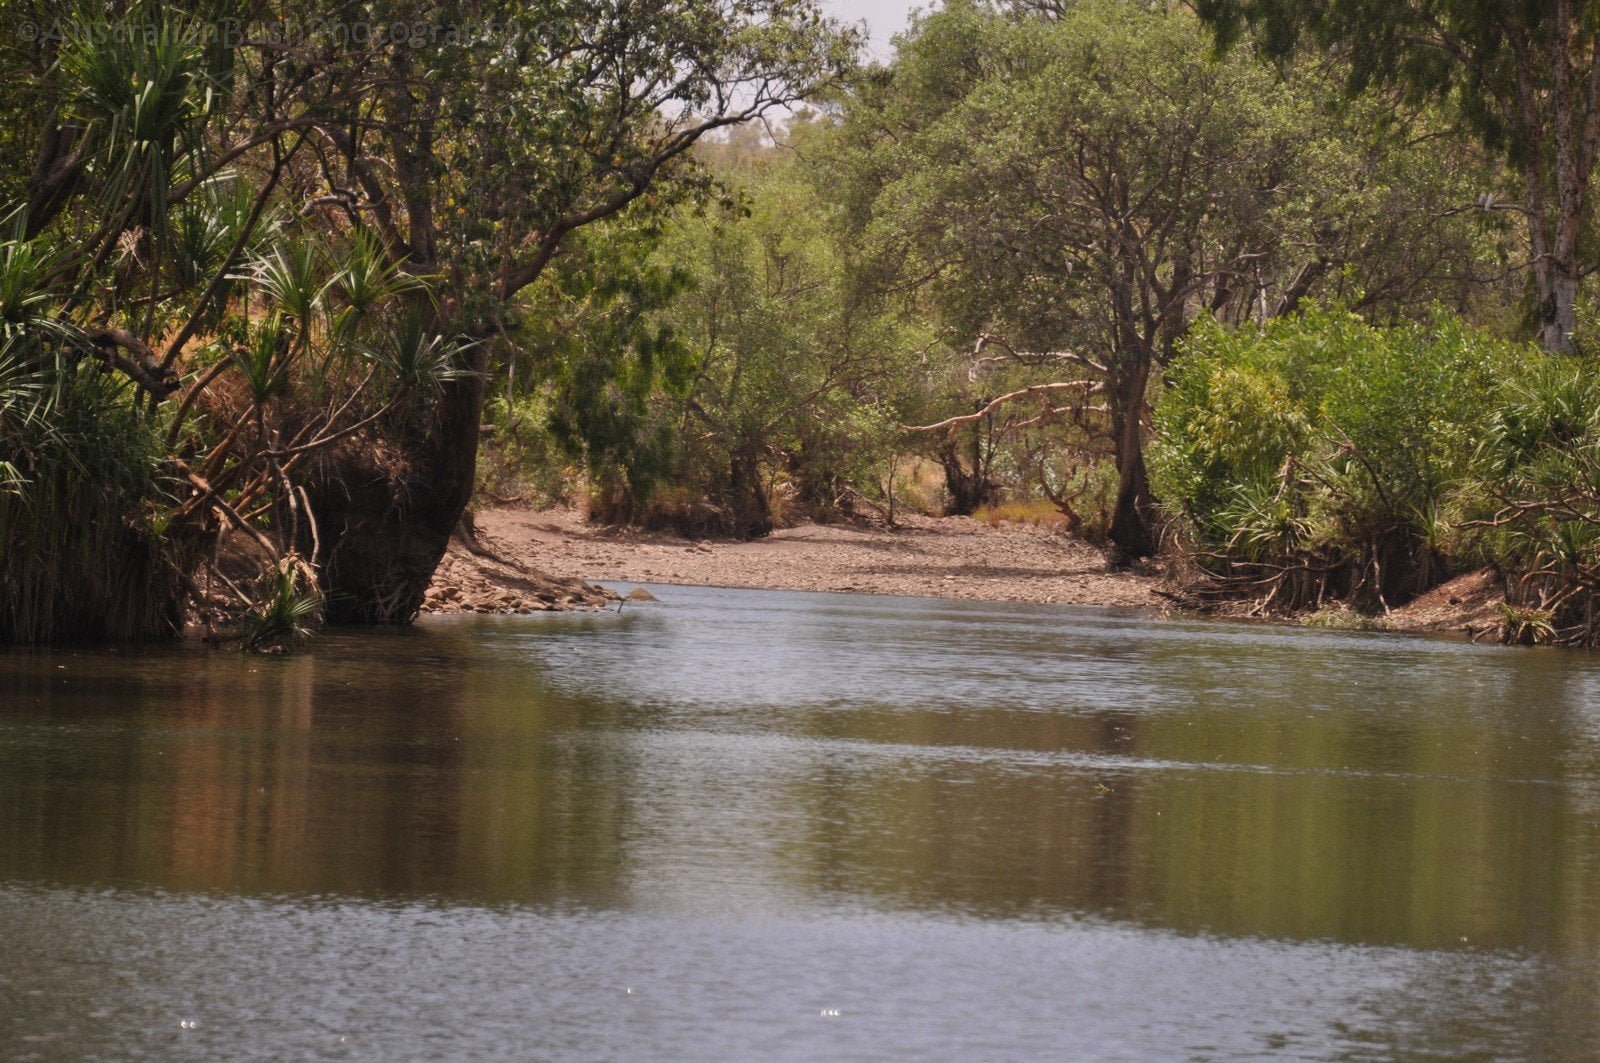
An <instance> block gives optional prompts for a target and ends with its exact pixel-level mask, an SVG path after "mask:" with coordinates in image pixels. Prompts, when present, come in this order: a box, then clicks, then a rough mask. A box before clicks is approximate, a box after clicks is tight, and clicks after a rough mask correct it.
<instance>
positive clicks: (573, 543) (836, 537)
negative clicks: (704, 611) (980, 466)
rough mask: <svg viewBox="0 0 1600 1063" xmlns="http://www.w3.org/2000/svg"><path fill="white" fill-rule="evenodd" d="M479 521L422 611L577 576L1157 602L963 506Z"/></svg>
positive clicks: (570, 602) (544, 594) (571, 584)
mask: <svg viewBox="0 0 1600 1063" xmlns="http://www.w3.org/2000/svg"><path fill="white" fill-rule="evenodd" d="M477 527H478V533H479V540H480V543H481V545H482V547H484V548H485V549H486V550H487V551H488V552H489V553H490V554H492V555H494V557H492V558H485V557H482V556H474V555H472V554H470V553H469V552H468V551H467V550H466V549H465V548H464V547H463V546H462V545H460V544H457V545H453V546H452V547H451V552H450V555H449V556H448V557H447V558H446V559H445V563H444V564H443V565H441V566H440V570H439V574H438V576H437V577H436V578H435V580H434V586H433V588H432V589H431V590H430V591H429V597H428V602H429V604H428V609H429V611H433V612H462V611H483V612H525V611H532V610H539V609H550V608H564V607H568V608H570V607H573V606H579V607H582V606H584V605H587V604H597V603H596V602H594V601H593V599H592V596H589V595H586V594H585V592H584V591H583V589H582V582H580V581H586V582H589V583H606V582H628V583H679V584H691V585H697V586H716V587H750V588H764V589H772V590H803V591H854V592H859V593H864V594H907V595H921V596H928V597H937V598H966V599H980V600H989V601H1016V602H1057V603H1064V604H1072V605H1114V606H1129V607H1151V608H1155V607H1159V606H1160V605H1161V604H1162V603H1161V600H1160V599H1159V598H1158V597H1157V596H1156V595H1155V593H1154V591H1155V588H1156V586H1157V584H1158V583H1159V577H1157V576H1155V575H1148V574H1137V573H1130V572H1111V571H1108V570H1107V567H1106V562H1105V558H1104V556H1103V555H1102V554H1101V553H1100V551H1098V550H1096V549H1094V548H1093V547H1091V546H1088V545H1086V544H1084V543H1081V542H1077V541H1074V540H1071V539H1064V538H1062V537H1060V536H1057V535H1052V534H1049V533H1047V532H1042V531H1039V530H1037V529H1034V528H1032V527H1025V526H1002V527H999V528H991V527H989V526H988V525H987V524H984V523H982V522H980V521H976V520H971V519H969V518H964V517H947V518H929V517H910V518H907V520H906V522H905V525H904V526H903V527H901V528H899V529H896V530H893V531H890V530H886V529H882V528H867V527H860V526H855V525H818V524H804V525H800V526H799V527H795V528H785V529H781V530H779V531H777V532H774V533H773V534H772V535H771V536H769V537H768V538H765V539H759V540H756V541H753V542H707V541H694V540H688V539H680V538H676V537H673V536H670V535H661V534H656V533H650V532H640V531H636V530H632V529H619V528H604V527H597V526H595V525H591V524H589V523H587V522H586V521H585V520H583V518H582V517H581V516H580V515H579V514H578V513H577V512H576V511H574V510H570V509H552V510H534V509H526V508H517V507H501V508H496V509H489V510H483V511H480V512H479V513H478V514H477ZM496 558H498V559H499V560H496ZM545 573H549V574H554V575H550V576H547V575H544V574H545ZM557 576H559V577H560V578H556V577H557ZM507 581H510V582H509V583H508V582H507Z"/></svg>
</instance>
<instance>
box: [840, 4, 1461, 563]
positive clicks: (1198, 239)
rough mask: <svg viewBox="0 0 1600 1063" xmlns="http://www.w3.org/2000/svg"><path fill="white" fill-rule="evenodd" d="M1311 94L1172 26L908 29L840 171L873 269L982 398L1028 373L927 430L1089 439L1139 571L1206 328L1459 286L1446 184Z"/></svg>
mask: <svg viewBox="0 0 1600 1063" xmlns="http://www.w3.org/2000/svg"><path fill="white" fill-rule="evenodd" d="M1314 88H1315V86H1314V85H1308V84H1307V83H1306V82H1305V81H1303V80H1302V81H1285V80H1284V79H1282V78H1280V77H1279V76H1278V74H1277V73H1276V72H1274V71H1273V70H1272V69H1270V68H1268V67H1267V66H1265V65H1263V64H1260V63H1258V62H1256V61H1254V60H1253V59H1252V58H1251V57H1249V56H1247V55H1245V54H1242V53H1231V54H1227V55H1224V56H1221V57H1218V56H1216V55H1214V54H1213V51H1212V49H1211V48H1210V46H1209V42H1208V40H1207V36H1206V34H1205V32H1204V30H1203V27H1202V26H1201V25H1200V24H1199V23H1198V22H1197V21H1196V20H1195V19H1194V18H1193V16H1192V15H1190V14H1189V13H1188V12H1187V11H1185V10H1183V9H1173V10H1166V9H1150V8H1147V7H1144V6H1139V5H1130V4H1124V3H1116V2H1105V3H1096V2H1093V0H1090V2H1084V3H1077V4H1072V5H1068V6H1065V7H1064V8H1062V10H1060V11H1059V12H1054V13H1052V15H1051V17H1049V18H1038V17H1034V16H1033V15H1029V16H1028V17H1023V18H1007V17H1003V16H1000V15H997V14H996V13H995V12H993V11H992V10H990V9H988V8H987V7H985V6H983V5H980V4H973V3H956V4H951V5H949V6H947V8H946V9H945V10H944V11H942V12H940V13H938V14H935V15H933V16H931V17H929V18H926V19H925V20H923V21H922V22H921V23H919V24H918V26H917V27H915V29H914V31H913V33H912V35H911V37H910V39H909V40H908V41H907V44H906V46H905V48H904V49H903V52H902V55H901V57H900V59H899V60H898V62H897V63H896V64H895V66H894V67H893V68H891V69H890V70H889V71H888V72H887V73H886V74H885V75H883V77H882V79H881V81H880V83H879V84H878V85H875V86H870V87H869V88H868V89H867V90H865V91H864V92H862V93H861V94H860V95H859V97H858V98H857V100H856V101H855V102H854V103H853V104H852V105H851V108H850V117H849V119H848V121H847V122H846V124H845V129H844V131H843V133H842V135H841V138H842V140H843V141H844V145H843V146H842V147H841V148H839V149H838V150H839V151H840V153H841V154H843V155H844V156H846V158H847V161H846V162H845V163H844V165H847V166H853V167H854V169H855V172H856V173H857V174H859V175H861V176H860V177H859V179H858V181H859V183H860V184H861V185H862V186H863V187H864V188H865V191H864V192H863V193H862V194H861V196H860V197H859V199H858V200H857V201H856V202H855V203H854V206H853V209H854V210H855V211H856V212H857V217H858V223H859V224H860V225H861V227H862V230H863V233H864V234H865V235H866V238H867V239H868V241H869V243H871V244H872V245H874V246H875V247H876V248H877V252H876V256H875V257H872V258H869V262H870V263H871V266H870V268H872V269H873V270H874V271H875V272H877V273H879V274H880V275H882V276H884V277H886V278H889V281H888V282H889V283H895V284H907V285H917V286H921V287H922V288H923V289H924V290H926V291H927V292H928V293H929V295H930V297H931V299H932V302H933V304H934V306H935V307H936V309H937V312H938V313H939V315H940V317H941V319H942V321H943V322H944V323H945V324H946V326H947V327H948V329H949V335H950V337H951V343H950V349H952V350H953V351H957V352H965V353H964V357H965V358H966V359H967V362H968V368H969V371H970V373H971V374H972V375H973V376H974V378H976V379H978V380H980V381H981V380H986V379H990V375H991V374H993V373H994V372H995V370H997V369H1008V370H1013V371H1014V370H1016V369H1018V368H1022V369H1027V370H1029V371H1031V373H1032V374H1033V375H1031V376H1027V375H1024V376H1022V377H1021V378H1020V379H1018V377H1017V375H1016V374H1015V372H1013V373H1012V375H1011V376H1010V377H1008V378H1004V379H1006V380H1008V383H1005V384H1001V385H999V386H996V387H994V388H992V389H988V390H983V391H979V392H978V394H977V401H976V403H975V405H976V409H974V408H973V407H972V406H968V407H967V408H966V409H965V410H957V411H956V412H953V413H952V414H951V415H950V416H947V417H945V418H943V419H938V420H935V421H933V422H931V423H929V424H926V425H922V426H919V427H921V428H922V429H924V430H925V431H929V432H933V433H936V434H938V433H948V432H950V431H952V430H960V429H962V428H963V427H964V426H969V425H973V424H976V423H979V422H982V421H985V420H986V419H988V418H990V417H991V416H992V415H993V414H994V413H995V412H996V411H998V410H999V409H1001V408H1003V407H1006V406H1008V405H1012V404H1017V403H1025V404H1028V405H1030V406H1033V407H1036V410H1035V415H1034V416H1033V417H1028V418H1024V419H1022V420H1021V421H1019V422H1018V423H1033V424H1036V423H1039V422H1040V421H1041V419H1042V420H1045V421H1048V420H1050V419H1056V420H1057V421H1068V422H1071V423H1074V424H1077V425H1080V426H1083V427H1085V428H1087V429H1089V430H1091V431H1094V432H1097V433H1099V434H1102V435H1103V436H1104V437H1105V438H1107V439H1109V441H1110V443H1111V446H1112V449H1113V452H1114V454H1115V460H1116V464H1117V470H1118V490H1117V501H1116V506H1115V512H1114V516H1113V520H1112V526H1111V537H1112V539H1113V541H1114V542H1115V543H1116V545H1117V546H1118V547H1119V548H1120V549H1121V551H1122V552H1123V553H1125V554H1127V555H1130V556H1141V555H1146V554H1149V553H1151V552H1152V551H1153V550H1154V548H1155V546H1156V543H1155V539H1154V534H1153V531H1152V527H1151V517H1152V506H1151V503H1152V499H1151V495H1150V490H1149V486H1148V480H1147V476H1146V470H1145V463H1144V457H1143V444H1144V437H1145V434H1146V429H1145V423H1146V419H1147V391H1148V389H1149V387H1150V386H1151V383H1152V380H1153V379H1155V378H1157V377H1158V376H1159V373H1160V371H1161V369H1162V367H1163V366H1164V365H1165V364H1166V363H1167V362H1168V361H1169V360H1170V358H1171V357H1172V355H1173V353H1174V351H1175V350H1176V348H1177V345H1178V343H1179V341H1180V340H1181V338H1182V337H1183V335H1184V334H1185V331H1186V330H1187V328H1188V327H1189V324H1190V323H1191V322H1192V321H1193V320H1194V319H1195V317H1196V316H1197V315H1200V314H1206V313H1210V314H1215V315H1218V316H1220V317H1224V318H1227V319H1230V320H1234V321H1244V320H1250V319H1259V318H1262V317H1268V316H1273V315H1276V314H1279V313H1285V312H1289V311H1291V310H1292V309H1293V308H1294V307H1295V306H1296V305H1298V303H1299V301H1300V300H1301V299H1302V298H1304V296H1305V295H1306V294H1307V293H1308V292H1310V291H1313V290H1315V289H1317V287H1318V286H1319V285H1325V286H1326V285H1338V284H1351V286H1352V287H1365V288H1369V289H1370V290H1373V291H1375V292H1376V293H1378V294H1377V297H1379V298H1383V297H1388V298H1394V299H1401V298H1404V299H1419V300H1426V299H1428V298H1430V297H1432V296H1435V295H1437V294H1439V293H1440V291H1441V290H1442V288H1443V287H1448V286H1449V285H1450V284H1453V283H1457V282H1461V281H1465V280H1467V279H1470V278H1468V277H1466V276H1465V275H1462V276H1455V275H1453V273H1452V270H1451V267H1450V266H1449V263H1451V262H1452V261H1460V262H1462V263H1463V264H1466V263H1468V262H1470V261H1471V259H1472V258H1473V256H1474V255H1475V254H1476V250H1475V249H1473V248H1471V247H1468V246H1463V243H1462V241H1461V239H1460V238H1459V235H1458V234H1454V233H1450V234H1446V233H1442V232H1441V227H1440V224H1439V215H1440V214H1449V213H1450V211H1449V210H1448V209H1447V208H1448V207H1453V206H1455V205H1456V203H1455V202H1454V201H1452V200H1451V197H1450V194H1449V193H1451V192H1455V191H1459V190H1458V189H1455V188H1454V187H1453V185H1452V182H1453V181H1454V179H1455V176H1456V173H1455V171H1454V170H1453V169H1451V167H1450V165H1448V164H1441V165H1440V166H1439V167H1437V168H1436V169H1437V170H1438V172H1435V173H1428V172H1427V170H1428V168H1427V167H1426V166H1423V165H1420V164H1419V158H1418V153H1416V152H1412V153H1411V154H1409V155H1403V156H1401V155H1397V154H1396V146H1397V145H1398V144H1400V143H1402V142H1403V141H1402V137H1403V135H1404V134H1403V133H1402V134H1399V135H1397V134H1395V133H1394V132H1393V131H1392V123H1387V122H1384V123H1376V124H1375V125H1374V127H1373V128H1372V129H1371V130H1370V131H1364V132H1362V133H1360V134H1359V135H1357V134H1353V127H1355V126H1356V125H1357V124H1358V123H1356V122H1352V121H1350V120H1349V119H1348V117H1347V116H1341V115H1339V114H1337V113H1335V112H1333V111H1331V110H1330V109H1329V108H1326V107H1324V106H1321V101H1319V99H1318V97H1317V94H1316V93H1315V91H1314ZM1402 177H1409V178H1412V179H1416V178H1423V179H1422V180H1419V181H1416V184H1418V185H1419V186H1421V188H1419V189H1417V190H1412V189H1407V188H1405V187H1404V185H1402V184H1401V183H1400V179H1401V178H1402ZM1397 187H1398V191H1397ZM1421 189H1426V190H1427V192H1428V194H1427V195H1425V194H1424V193H1423V191H1422V190H1421ZM1435 192H1437V193H1439V196H1438V198H1442V199H1443V200H1445V201H1446V202H1442V203H1441V202H1435V201H1434V200H1433V199H1430V198H1429V196H1430V195H1431V194H1432V193H1435ZM1456 252H1459V254H1458V253H1456ZM1066 372H1070V374H1071V375H1070V378H1067V379H1063V378H1062V377H1061V376H1060V375H1058V374H1062V373H1066ZM994 379H996V380H1000V379H1002V378H1000V377H994Z"/></svg>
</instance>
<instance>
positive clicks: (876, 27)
mask: <svg viewBox="0 0 1600 1063" xmlns="http://www.w3.org/2000/svg"><path fill="white" fill-rule="evenodd" d="M822 6H823V8H824V9H826V11H827V12H828V14H830V15H832V16H834V17H835V18H841V19H846V20H848V21H850V22H856V21H859V20H861V19H866V21H867V25H868V27H870V29H871V31H872V54H873V55H874V56H876V57H878V58H879V59H887V58H889V53H890V46H889V41H890V38H892V37H893V36H894V35H895V34H896V33H899V32H900V31H901V30H903V29H905V28H906V16H907V15H908V14H909V13H910V11H911V9H912V8H913V7H919V6H920V7H927V6H929V4H928V2H927V0H921V2H920V3H919V0H822Z"/></svg>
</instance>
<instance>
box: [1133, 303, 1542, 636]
mask: <svg viewBox="0 0 1600 1063" xmlns="http://www.w3.org/2000/svg"><path fill="white" fill-rule="evenodd" d="M1534 357H1535V356H1534V355H1532V354H1531V353H1529V352H1527V351H1526V350H1525V349H1523V348H1520V347H1516V346H1513V345H1509V344H1505V343H1502V342H1499V341H1497V340H1494V339H1492V338H1490V337H1488V336H1486V335H1484V334H1482V333H1479V332H1476V331H1474V330H1472V329H1470V328H1469V327H1467V326H1466V325H1464V324H1463V323H1461V322H1460V321H1459V320H1458V319H1456V318H1455V317H1453V316H1451V315H1448V314H1444V313H1439V314H1436V315H1435V316H1434V317H1433V318H1432V319H1431V320H1430V321H1428V322H1426V323H1421V324H1407V325H1399V326H1394V327H1388V328H1380V327H1377V326H1374V325H1371V324H1369V323H1367V322H1365V321H1363V320H1362V319H1361V318H1359V317H1358V316H1356V315H1355V314H1353V313H1350V312H1349V311H1347V310H1344V309H1341V308H1324V307H1311V308H1310V309H1308V310H1307V312H1306V313H1305V314H1303V315H1301V316H1299V317H1294V318H1286V319H1281V320H1278V321H1274V322H1272V323H1270V324H1268V325H1266V326H1264V327H1250V328H1244V329H1238V330H1233V331H1229V330H1226V329H1223V328H1222V327H1221V326H1219V325H1216V324H1214V323H1206V324H1201V325H1199V326H1197V327H1196V329H1195V330H1194V332H1193V334H1192V335H1191V337H1190V339H1189V340H1188V341H1187V343H1186V344H1185V349H1184V352H1183V353H1182V355H1181V356H1180V357H1179V358H1178V359H1177V361H1176V362H1175V363H1174V365H1173V367H1172V368H1171V370H1170V371H1169V373H1168V376H1167V388H1166V392H1165V394H1164V396H1163V398H1162V400H1161V403H1160V405H1159V407H1158V409H1157V412H1156V420H1155V426H1156V441H1155V445H1154V446H1153V447H1152V450H1151V467H1152V477H1153V481H1154V484H1155V487H1156V490H1157V493H1158V495H1159V496H1160V497H1161V498H1162V499H1163V500H1164V501H1165V503H1166V504H1167V506H1168V507H1169V508H1170V509H1172V510H1173V511H1175V512H1176V513H1177V514H1178V515H1179V516H1180V517H1181V518H1182V519H1183V520H1184V521H1185V522H1186V524H1187V526H1188V529H1189V534H1190V538H1191V540H1192V543H1191V545H1192V546H1193V548H1194V550H1195V552H1196V554H1197V556H1198V558H1199V559H1200V561H1201V563H1202V565H1203V566H1204V567H1205V568H1206V570H1207V571H1209V572H1210V573H1211V574H1212V575H1214V576H1217V577H1220V578H1222V579H1223V580H1224V581H1233V582H1234V583H1236V584H1237V585H1239V586H1246V585H1248V586H1252V587H1259V588H1261V589H1262V590H1263V591H1264V592H1265V595H1266V597H1265V599H1264V604H1266V605H1268V606H1269V607H1274V608H1283V609H1299V608H1304V607H1308V606H1311V605H1316V604H1320V603H1321V602H1323V601H1324V600H1326V599H1329V598H1335V599H1347V600H1350V601H1351V602H1352V603H1353V604H1355V605H1356V606H1357V607H1358V608H1359V609H1361V610H1362V611H1365V612H1372V611H1375V610H1379V609H1382V608H1384V607H1386V606H1389V605H1393V604H1398V603H1399V602H1401V601H1404V600H1407V599H1409V598H1410V597H1413V596H1415V595H1416V594H1420V593H1422V592H1423V591H1426V590H1428V589H1429V588H1430V587H1432V586H1433V585H1434V584H1436V583H1437V582H1439V581H1440V580H1441V579H1442V578H1444V577H1445V576H1446V575H1447V574H1448V573H1449V570H1450V569H1451V567H1452V566H1454V565H1459V564H1462V563H1469V562H1471V561H1474V560H1480V559H1482V558H1483V556H1485V555H1484V553H1483V550H1482V548H1481V546H1480V545H1479V542H1478V539H1476V538H1474V537H1473V535H1472V532H1471V530H1470V529H1471V522H1470V521H1469V520H1468V519H1467V518H1469V517H1470V516H1472V515H1473V514H1474V512H1475V509H1474V507H1475V506H1476V505H1478V504H1480V502H1481V491H1480V490H1479V485H1478V484H1477V483H1476V480H1475V473H1476V470H1477V464H1476V463H1477V460H1478V445H1477V444H1478V441H1479V440H1480V439H1482V438H1483V437H1484V436H1485V434H1486V433H1487V432H1488V430H1489V426H1490V424H1491V422H1492V420H1493V418H1494V417H1495V415H1496V404H1497V396H1499V395H1500V394H1501V393H1502V392H1503V389H1504V387H1505V386H1506V384H1507V382H1508V381H1510V380H1513V379H1515V378H1516V376H1517V374H1518V373H1519V372H1520V371H1522V370H1523V369H1524V368H1525V367H1526V366H1527V365H1528V364H1529V360H1530V359H1531V358H1534ZM1479 538H1481V536H1480V537H1479Z"/></svg>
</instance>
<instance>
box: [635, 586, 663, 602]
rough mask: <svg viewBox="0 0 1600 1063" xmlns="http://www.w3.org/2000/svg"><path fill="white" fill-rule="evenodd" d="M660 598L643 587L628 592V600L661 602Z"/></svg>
mask: <svg viewBox="0 0 1600 1063" xmlns="http://www.w3.org/2000/svg"><path fill="white" fill-rule="evenodd" d="M660 600H661V599H660V598H657V597H656V596H655V595H653V594H651V593H650V592H649V591H647V590H645V589H644V588H643V587H635V588H634V589H633V590H631V591H629V592H628V601H630V602H659V601H660Z"/></svg>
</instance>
